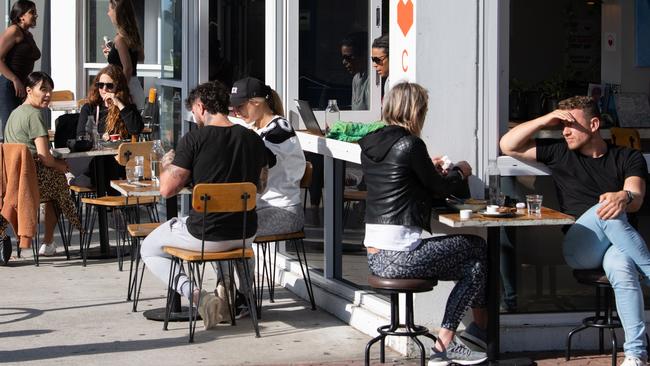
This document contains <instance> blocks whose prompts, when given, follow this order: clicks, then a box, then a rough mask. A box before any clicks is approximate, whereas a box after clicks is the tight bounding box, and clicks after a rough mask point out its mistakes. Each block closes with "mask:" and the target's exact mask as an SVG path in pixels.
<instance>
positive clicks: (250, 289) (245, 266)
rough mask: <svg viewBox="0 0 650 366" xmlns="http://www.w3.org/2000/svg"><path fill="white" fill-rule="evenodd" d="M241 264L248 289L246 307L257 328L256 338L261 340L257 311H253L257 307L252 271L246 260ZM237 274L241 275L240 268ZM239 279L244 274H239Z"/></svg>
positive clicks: (242, 260)
mask: <svg viewBox="0 0 650 366" xmlns="http://www.w3.org/2000/svg"><path fill="white" fill-rule="evenodd" d="M240 261H241V264H242V267H243V270H244V273H243V275H244V280H245V281H246V287H247V288H248V291H247V292H248V295H247V296H246V305H248V309H250V316H251V321H252V322H253V327H254V328H255V337H256V338H259V337H260V329H259V325H258V323H257V311H253V306H254V305H255V292H254V291H253V284H252V283H251V281H250V279H251V277H250V270H249V268H248V263H246V262H247V260H246V258H244V259H241V260H240ZM236 269H237V272H238V273H239V266H237V268H236ZM239 277H240V278H241V277H242V273H239Z"/></svg>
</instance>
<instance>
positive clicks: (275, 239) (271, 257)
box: [255, 162, 316, 318]
mask: <svg viewBox="0 0 650 366" xmlns="http://www.w3.org/2000/svg"><path fill="white" fill-rule="evenodd" d="M312 172H313V166H312V164H311V163H310V162H306V164H305V172H304V173H303V175H302V179H301V180H300V188H301V189H305V190H308V189H309V187H310V186H311V182H312ZM305 197H306V194H305ZM304 238H305V232H304V230H300V231H296V232H293V233H284V234H277V235H267V236H257V237H256V238H255V244H257V248H258V251H257V261H256V265H257V271H256V272H257V275H258V277H259V278H260V280H259V281H255V284H256V286H255V295H256V297H257V304H256V310H257V316H258V317H260V318H261V316H262V294H263V293H264V282H265V281H266V282H267V283H268V286H269V301H271V302H275V298H274V295H275V291H274V289H275V260H276V257H277V253H278V243H279V242H281V241H284V242H286V243H287V245H290V244H293V245H294V247H295V249H296V257H297V258H298V263H299V264H300V271H301V272H302V278H303V280H304V281H305V287H306V288H307V295H308V296H309V302H310V303H311V309H312V310H316V301H314V289H313V286H312V283H311V276H310V274H309V265H308V264H307V253H306V252H305V243H304V241H303V240H304ZM271 243H275V245H274V246H273V248H274V250H273V251H272V250H271V247H270V244H271ZM260 255H261V257H262V260H261V261H260ZM303 262H304V265H303Z"/></svg>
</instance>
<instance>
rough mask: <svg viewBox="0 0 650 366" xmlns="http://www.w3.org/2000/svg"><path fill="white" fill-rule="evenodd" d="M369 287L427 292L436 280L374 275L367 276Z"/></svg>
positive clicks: (435, 283) (436, 282)
mask: <svg viewBox="0 0 650 366" xmlns="http://www.w3.org/2000/svg"><path fill="white" fill-rule="evenodd" d="M368 284H370V286H372V287H374V288H376V289H381V290H388V291H399V292H427V291H431V290H433V287H434V286H435V285H437V284H438V280H435V279H425V278H404V279H398V278H383V277H378V276H374V275H369V276H368Z"/></svg>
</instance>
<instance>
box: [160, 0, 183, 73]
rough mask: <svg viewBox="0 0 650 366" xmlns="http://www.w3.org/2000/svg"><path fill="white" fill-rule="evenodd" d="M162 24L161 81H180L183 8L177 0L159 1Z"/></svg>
mask: <svg viewBox="0 0 650 366" xmlns="http://www.w3.org/2000/svg"><path fill="white" fill-rule="evenodd" d="M160 7H161V9H162V23H161V30H160V41H161V51H162V52H161V53H160V57H161V60H160V63H161V65H162V78H163V79H174V80H180V79H181V70H182V69H181V52H182V51H183V50H182V47H183V43H182V35H183V32H182V26H183V18H182V17H183V7H182V2H181V1H178V0H161V2H160Z"/></svg>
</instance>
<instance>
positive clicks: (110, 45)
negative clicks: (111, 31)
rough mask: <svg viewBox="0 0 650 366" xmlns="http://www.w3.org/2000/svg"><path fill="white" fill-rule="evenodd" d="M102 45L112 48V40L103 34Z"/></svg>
mask: <svg viewBox="0 0 650 366" xmlns="http://www.w3.org/2000/svg"><path fill="white" fill-rule="evenodd" d="M104 45H106V47H108V48H113V41H112V40H110V39H108V37H107V36H104Z"/></svg>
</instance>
